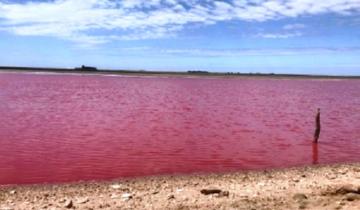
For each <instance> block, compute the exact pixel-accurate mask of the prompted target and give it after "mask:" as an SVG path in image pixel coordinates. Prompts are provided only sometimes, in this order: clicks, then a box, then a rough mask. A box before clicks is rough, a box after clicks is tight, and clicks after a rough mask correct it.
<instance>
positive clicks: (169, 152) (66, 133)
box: [0, 73, 360, 184]
mask: <svg viewBox="0 0 360 210" xmlns="http://www.w3.org/2000/svg"><path fill="white" fill-rule="evenodd" d="M318 107H320V108H321V109H322V115H321V117H322V133H321V136H320V143H319V144H318V145H313V144H312V143H311V140H312V135H313V131H314V120H315V111H316V108H318ZM354 161H357V162H358V161H360V81H359V80H271V79H240V78H233V79H231V78H156V77H153V78H150V77H121V76H114V77H109V76H97V75H92V76H89V75H87V76H85V75H83V76H80V75H38V74H18V73H1V74H0V184H24V183H44V182H67V181H77V180H93V179H96V180H98V179H112V178H121V177H133V176H144V175H157V174H177V173H193V172H225V171H239V170H248V169H264V168H278V167H289V166H300V165H311V164H317V163H338V162H354Z"/></svg>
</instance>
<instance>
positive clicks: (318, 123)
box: [314, 108, 321, 143]
mask: <svg viewBox="0 0 360 210" xmlns="http://www.w3.org/2000/svg"><path fill="white" fill-rule="evenodd" d="M315 124H316V125H315V126H316V127H315V133H314V142H315V143H317V142H318V140H319V137H320V130H321V125H320V109H319V108H318V109H317V113H316V117H315Z"/></svg>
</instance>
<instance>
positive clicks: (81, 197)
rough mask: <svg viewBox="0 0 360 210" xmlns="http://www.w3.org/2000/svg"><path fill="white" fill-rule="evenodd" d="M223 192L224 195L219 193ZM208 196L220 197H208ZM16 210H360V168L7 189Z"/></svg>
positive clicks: (3, 190)
mask: <svg viewBox="0 0 360 210" xmlns="http://www.w3.org/2000/svg"><path fill="white" fill-rule="evenodd" d="M219 190H220V191H221V192H222V193H218V192H219ZM201 191H202V192H217V193H213V194H211V193H210V194H208V195H205V194H203V193H201ZM10 209H14V210H17V209H24V210H25V209H26V210H30V209H88V210H90V209H244V210H245V209H354V210H355V209H360V163H353V164H341V165H324V166H313V167H301V168H291V169H281V170H271V171H266V170H265V171H252V172H241V173H229V174H212V175H188V176H159V177H146V178H136V179H128V180H116V181H111V182H83V183H73V184H59V185H27V186H1V187H0V210H10Z"/></svg>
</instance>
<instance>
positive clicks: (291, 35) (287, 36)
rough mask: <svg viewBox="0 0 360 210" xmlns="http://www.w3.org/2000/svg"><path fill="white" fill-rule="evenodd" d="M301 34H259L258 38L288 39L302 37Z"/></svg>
mask: <svg viewBox="0 0 360 210" xmlns="http://www.w3.org/2000/svg"><path fill="white" fill-rule="evenodd" d="M302 35H303V34H302V33H301V32H298V31H297V32H293V33H259V34H257V35H256V37H260V38H265V39H287V38H292V37H298V36H302Z"/></svg>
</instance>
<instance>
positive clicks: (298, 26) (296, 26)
mask: <svg viewBox="0 0 360 210" xmlns="http://www.w3.org/2000/svg"><path fill="white" fill-rule="evenodd" d="M303 28H306V26H305V25H304V24H301V23H295V24H287V25H284V27H283V29H284V30H295V29H303Z"/></svg>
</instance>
